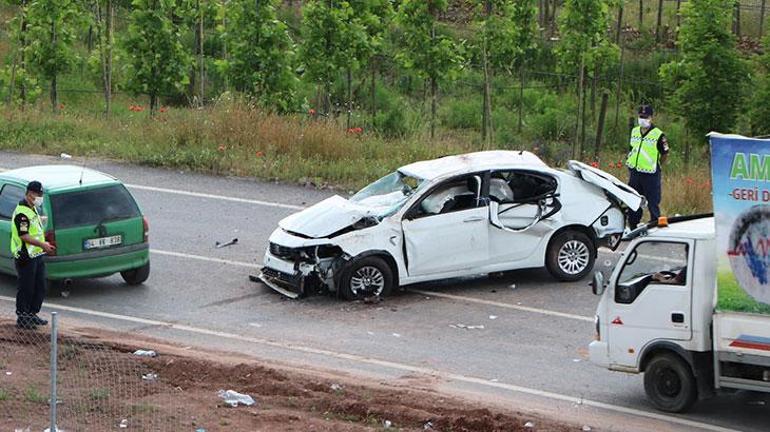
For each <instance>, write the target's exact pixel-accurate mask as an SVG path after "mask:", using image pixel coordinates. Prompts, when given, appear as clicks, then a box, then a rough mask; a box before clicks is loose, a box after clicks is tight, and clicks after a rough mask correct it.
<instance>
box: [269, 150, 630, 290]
mask: <svg viewBox="0 0 770 432" xmlns="http://www.w3.org/2000/svg"><path fill="white" fill-rule="evenodd" d="M643 201H644V198H643V197H642V196H640V195H639V194H638V193H636V191H635V190H633V189H631V188H630V187H628V186H627V185H625V184H623V183H622V182H621V181H619V180H618V179H616V178H615V177H613V176H611V175H609V174H607V173H605V172H603V171H600V170H598V169H594V168H591V167H590V166H587V165H585V164H583V163H581V162H576V161H571V162H569V164H568V170H558V169H553V168H550V167H548V166H547V165H546V164H545V163H543V161H541V160H540V159H539V158H538V157H537V156H535V155H534V154H532V153H529V152H518V151H515V152H514V151H488V152H478V153H470V154H465V155H459V156H448V157H443V158H440V159H435V160H430V161H422V162H417V163H413V164H410V165H407V166H404V167H402V168H400V169H399V170H397V171H396V172H394V173H392V174H389V175H387V176H385V177H383V178H381V179H380V180H377V181H376V182H374V183H372V184H370V185H369V186H367V187H365V188H364V189H363V190H361V191H360V192H358V193H357V194H355V195H354V196H353V197H351V198H350V199H345V198H343V197H340V196H334V197H331V198H328V199H326V200H324V201H322V202H320V203H318V204H316V205H314V206H312V207H309V208H307V209H305V210H302V211H300V212H299V213H296V214H294V215H291V216H289V217H287V218H285V219H284V220H282V221H281V222H280V224H279V228H278V229H276V230H275V231H274V232H273V234H272V235H271V237H270V246H269V248H268V250H267V252H266V253H265V258H264V268H263V269H262V271H261V273H260V275H259V276H258V278H259V280H261V281H262V282H264V283H265V284H267V285H268V286H269V287H271V288H272V289H274V290H276V291H278V292H280V293H282V294H284V295H286V296H289V297H292V298H297V297H302V296H305V295H308V294H314V293H319V292H325V291H326V292H335V293H337V294H338V295H341V296H343V297H344V298H346V299H349V300H354V299H360V298H365V297H369V296H385V295H387V294H388V293H389V292H390V291H391V290H393V289H394V288H396V287H399V286H405V285H409V284H414V283H418V282H425V281H431V280H437V279H447V278H454V277H461V276H469V275H479V274H485V273H493V272H500V271H508V270H515V269H523V268H534V267H543V266H545V267H546V268H547V269H548V271H549V272H550V273H551V274H552V275H553V276H554V277H555V278H556V279H559V280H563V281H574V280H578V279H581V278H583V277H584V276H585V275H587V274H588V273H589V272H590V271H591V269H592V268H593V264H594V260H595V258H596V254H597V248H598V247H599V246H601V245H607V246H609V247H611V248H614V247H616V246H617V244H618V243H619V242H620V236H621V235H622V233H623V229H624V228H625V213H624V208H625V207H629V208H631V209H634V210H636V209H638V208H639V207H640V206H642V205H643V204H644V203H643Z"/></svg>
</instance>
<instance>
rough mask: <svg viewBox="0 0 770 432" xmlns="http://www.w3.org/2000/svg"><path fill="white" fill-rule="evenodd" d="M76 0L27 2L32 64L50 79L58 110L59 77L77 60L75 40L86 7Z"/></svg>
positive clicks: (54, 101) (46, 78) (52, 96)
mask: <svg viewBox="0 0 770 432" xmlns="http://www.w3.org/2000/svg"><path fill="white" fill-rule="evenodd" d="M79 6H80V5H79V4H78V3H77V2H76V1H74V0H35V1H31V2H30V3H29V6H28V11H27V19H28V22H29V30H28V32H29V33H28V34H29V54H30V61H31V63H32V66H33V68H34V69H35V70H36V72H37V73H38V74H39V75H40V77H41V78H43V79H45V80H47V81H48V82H50V89H49V92H50V96H51V107H52V109H53V111H54V112H58V110H59V86H58V79H59V76H60V75H61V74H63V73H66V72H68V71H69V70H70V69H71V68H72V65H73V64H74V63H75V61H76V60H77V54H76V52H75V49H74V46H73V44H74V41H75V39H76V38H77V30H78V25H80V24H82V23H83V20H82V17H83V16H84V14H83V11H82V10H81V8H80V7H79Z"/></svg>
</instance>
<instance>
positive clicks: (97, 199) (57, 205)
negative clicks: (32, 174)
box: [51, 185, 141, 229]
mask: <svg viewBox="0 0 770 432" xmlns="http://www.w3.org/2000/svg"><path fill="white" fill-rule="evenodd" d="M51 206H52V212H53V218H54V225H55V228H56V229H64V228H73V227H79V226H84V225H97V224H99V223H104V222H112V221H116V220H121V219H129V218H134V217H139V216H140V215H141V213H140V212H139V207H138V206H137V205H136V202H135V201H134V198H133V197H132V196H131V194H130V193H129V192H128V190H126V188H125V187H124V186H123V185H114V186H108V187H104V188H99V189H88V190H80V191H75V192H67V193H62V194H55V195H52V196H51Z"/></svg>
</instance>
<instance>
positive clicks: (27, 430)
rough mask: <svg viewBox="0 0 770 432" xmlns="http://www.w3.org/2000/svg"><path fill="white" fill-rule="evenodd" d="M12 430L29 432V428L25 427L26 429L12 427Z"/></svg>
mask: <svg viewBox="0 0 770 432" xmlns="http://www.w3.org/2000/svg"><path fill="white" fill-rule="evenodd" d="M13 432H29V428H26V429H14V430H13Z"/></svg>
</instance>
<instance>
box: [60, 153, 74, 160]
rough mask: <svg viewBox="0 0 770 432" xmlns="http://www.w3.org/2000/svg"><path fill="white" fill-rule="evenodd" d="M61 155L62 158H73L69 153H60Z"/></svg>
mask: <svg viewBox="0 0 770 432" xmlns="http://www.w3.org/2000/svg"><path fill="white" fill-rule="evenodd" d="M59 157H60V158H62V159H72V155H70V154H67V153H62V154H60V155H59Z"/></svg>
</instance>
